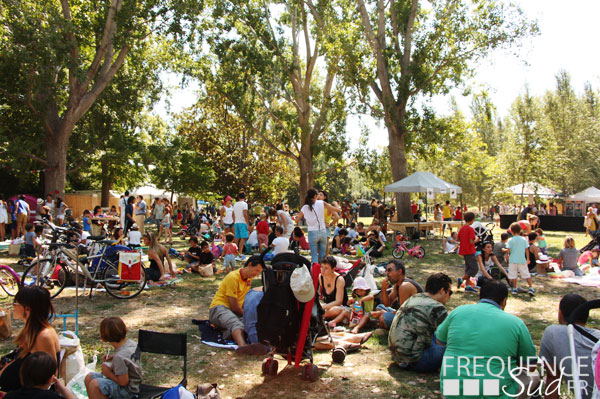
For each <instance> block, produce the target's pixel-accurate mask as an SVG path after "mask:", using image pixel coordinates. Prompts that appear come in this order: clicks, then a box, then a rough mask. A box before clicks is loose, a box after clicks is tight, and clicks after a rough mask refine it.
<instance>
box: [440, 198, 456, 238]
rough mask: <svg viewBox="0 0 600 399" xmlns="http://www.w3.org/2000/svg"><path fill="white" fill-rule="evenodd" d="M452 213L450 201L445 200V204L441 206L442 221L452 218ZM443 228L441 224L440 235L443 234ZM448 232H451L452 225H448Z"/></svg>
mask: <svg viewBox="0 0 600 399" xmlns="http://www.w3.org/2000/svg"><path fill="white" fill-rule="evenodd" d="M452 213H453V209H452V205H450V201H446V205H444V206H443V207H442V214H443V216H444V221H446V222H447V221H450V220H452ZM444 230H446V225H445V224H444V225H443V226H442V235H443V234H444ZM450 234H452V226H450Z"/></svg>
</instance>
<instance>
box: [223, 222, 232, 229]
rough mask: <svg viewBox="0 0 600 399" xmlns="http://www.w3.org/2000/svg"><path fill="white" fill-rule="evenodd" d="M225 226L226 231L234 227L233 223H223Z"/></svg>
mask: <svg viewBox="0 0 600 399" xmlns="http://www.w3.org/2000/svg"><path fill="white" fill-rule="evenodd" d="M223 226H225V228H226V229H230V228H232V227H233V223H223Z"/></svg>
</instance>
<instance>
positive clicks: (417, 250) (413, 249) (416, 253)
mask: <svg viewBox="0 0 600 399" xmlns="http://www.w3.org/2000/svg"><path fill="white" fill-rule="evenodd" d="M405 252H407V253H408V255H409V256H412V257H414V258H417V259H423V258H424V257H425V248H423V247H422V246H420V245H415V246H413V245H412V243H411V242H410V241H407V240H406V239H405V238H404V236H403V235H402V234H400V235H398V236H397V237H396V245H394V249H393V250H392V256H393V257H394V258H396V259H401V258H402V257H403V256H404V253H405Z"/></svg>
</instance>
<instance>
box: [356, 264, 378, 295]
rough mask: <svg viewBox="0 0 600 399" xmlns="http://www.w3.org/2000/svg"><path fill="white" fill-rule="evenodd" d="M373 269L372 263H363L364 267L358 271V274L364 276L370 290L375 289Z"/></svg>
mask: <svg viewBox="0 0 600 399" xmlns="http://www.w3.org/2000/svg"><path fill="white" fill-rule="evenodd" d="M373 269H375V266H374V265H370V264H368V265H365V267H364V268H363V269H362V270H361V271H360V273H358V275H359V276H361V277H364V278H365V280H367V284H368V285H369V288H371V291H374V290H376V289H377V284H376V283H375V278H374V277H373Z"/></svg>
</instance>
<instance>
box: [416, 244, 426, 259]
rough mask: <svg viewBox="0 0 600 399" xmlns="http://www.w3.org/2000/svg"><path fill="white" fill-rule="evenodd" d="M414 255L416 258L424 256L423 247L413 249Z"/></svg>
mask: <svg viewBox="0 0 600 399" xmlns="http://www.w3.org/2000/svg"><path fill="white" fill-rule="evenodd" d="M415 256H416V257H417V259H423V258H424V257H425V248H423V247H420V248H419V249H417V250H416V251H415Z"/></svg>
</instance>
